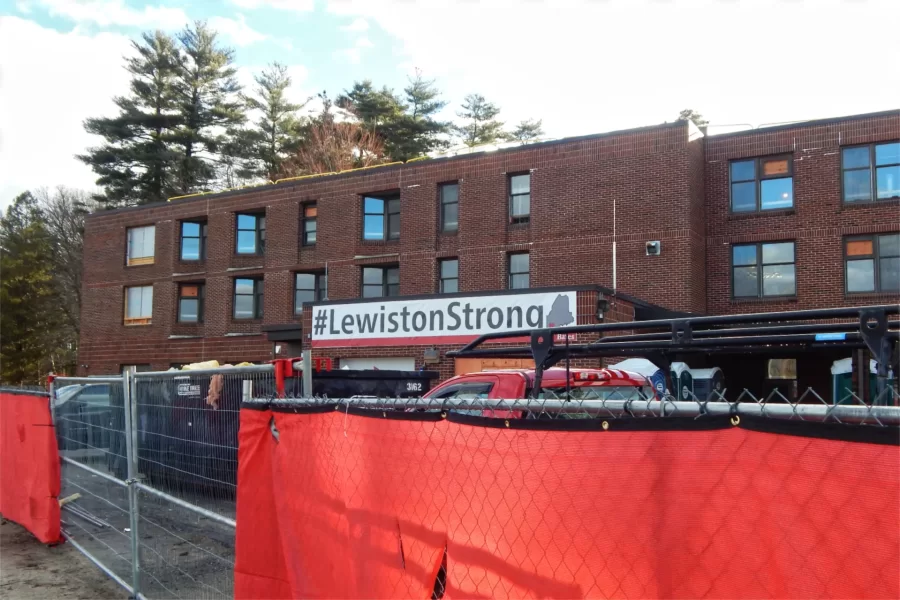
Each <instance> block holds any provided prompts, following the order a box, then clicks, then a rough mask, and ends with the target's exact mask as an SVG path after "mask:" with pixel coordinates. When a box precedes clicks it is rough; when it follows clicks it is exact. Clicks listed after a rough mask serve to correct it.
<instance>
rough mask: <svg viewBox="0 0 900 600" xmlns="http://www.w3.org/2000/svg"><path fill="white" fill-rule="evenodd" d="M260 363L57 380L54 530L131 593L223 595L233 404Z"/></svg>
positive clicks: (249, 386) (261, 381)
mask: <svg viewBox="0 0 900 600" xmlns="http://www.w3.org/2000/svg"><path fill="white" fill-rule="evenodd" d="M274 387H275V385H274V379H273V369H272V366H271V365H261V366H251V367H231V368H222V369H211V370H203V371H166V372H156V373H125V374H124V375H123V376H121V377H103V378H99V377H98V378H94V377H89V378H63V377H57V378H56V379H55V380H54V382H53V386H52V398H51V410H52V412H53V415H54V421H55V424H56V430H57V440H58V446H59V452H60V458H61V461H62V469H61V475H62V493H61V495H60V498H61V503H62V504H63V513H62V515H63V526H62V527H63V533H64V535H65V536H66V538H67V539H68V540H69V541H70V542H71V543H73V545H74V546H76V547H77V548H78V549H79V550H81V551H82V552H83V553H84V554H86V555H87V556H88V558H90V559H91V560H92V561H93V562H94V563H95V564H97V565H98V566H100V568H102V569H103V570H104V571H105V572H106V573H107V574H108V575H110V576H111V577H112V578H113V579H115V580H116V581H117V582H118V583H119V584H120V585H122V586H123V587H124V588H125V589H127V590H128V591H129V593H131V594H133V595H139V596H142V597H148V598H231V597H233V569H234V526H235V513H236V508H235V495H236V484H237V435H238V425H239V407H240V404H241V401H242V400H247V399H249V398H251V397H252V396H261V397H267V396H270V395H272V394H274Z"/></svg>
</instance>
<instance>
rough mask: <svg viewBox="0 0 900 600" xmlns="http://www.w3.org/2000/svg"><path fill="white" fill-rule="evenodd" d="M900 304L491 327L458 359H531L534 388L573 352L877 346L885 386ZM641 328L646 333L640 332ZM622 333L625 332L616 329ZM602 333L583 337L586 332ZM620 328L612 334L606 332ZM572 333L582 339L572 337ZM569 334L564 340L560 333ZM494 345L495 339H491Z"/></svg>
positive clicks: (666, 363)
mask: <svg viewBox="0 0 900 600" xmlns="http://www.w3.org/2000/svg"><path fill="white" fill-rule="evenodd" d="M898 314H900V305H897V304H894V305H878V306H859V307H847V308H825V309H813V310H797V311H782V312H769V313H750V314H738V315H721V316H696V317H679V318H672V319H656V320H649V321H630V322H624V323H597V324H592V325H571V326H566V327H554V328H552V329H535V330H520V331H509V332H502V333H500V332H498V333H486V334H483V335H481V336H479V337H478V338H477V339H475V340H474V341H472V342H470V343H469V344H467V345H466V346H464V347H463V348H461V349H460V350H455V351H451V352H448V353H447V355H448V356H450V357H454V358H483V357H493V358H532V359H533V360H534V364H535V385H534V388H535V389H539V388H540V381H541V377H542V374H543V371H544V369H547V368H549V367H552V366H554V365H557V364H559V363H560V362H563V361H566V362H567V363H568V360H569V359H570V358H595V357H604V356H633V357H642V358H646V359H647V360H650V361H651V362H653V363H655V364H656V365H657V366H658V367H660V368H661V369H662V370H663V372H664V373H665V375H666V378H667V382H668V384H669V388H670V389H672V386H671V381H670V380H669V377H670V375H669V372H670V367H671V363H672V360H673V358H674V356H675V355H676V354H677V355H685V354H692V353H704V354H709V353H730V354H745V353H760V352H768V353H781V352H784V351H792V352H797V351H801V352H802V351H804V350H811V349H817V348H847V349H864V348H867V349H868V350H869V351H871V353H872V355H873V357H874V358H875V360H876V361H877V363H878V370H877V382H878V383H877V385H878V389H879V392H880V391H881V390H882V389H883V388H884V386H885V382H886V378H887V374H888V368H889V365H892V364H895V363H896V362H897V358H898V354H900V353H898V352H897V341H898V339H900V320H898V319H896V318H894V319H891V318H890V317H891V316H896V315H898ZM637 331H639V332H640V333H635V332H637ZM617 332H625V333H623V334H621V335H615V334H616V333H617ZM591 333H597V334H600V335H599V337H598V338H597V339H595V340H591V341H588V342H584V341H583V339H584V336H585V334H591ZM610 333H612V334H614V335H608V334H610ZM570 336H571V337H574V336H578V337H577V338H574V339H575V340H576V343H572V341H570ZM523 337H526V338H530V340H531V343H530V345H529V346H506V347H497V346H495V345H494V343H496V342H498V341H502V340H504V339H514V338H519V339H521V338H523ZM559 338H563V340H564V341H563V342H562V343H561V344H560V343H558V342H557V341H556V340H558V339H559ZM487 344H490V346H489V347H488V346H486V345H487Z"/></svg>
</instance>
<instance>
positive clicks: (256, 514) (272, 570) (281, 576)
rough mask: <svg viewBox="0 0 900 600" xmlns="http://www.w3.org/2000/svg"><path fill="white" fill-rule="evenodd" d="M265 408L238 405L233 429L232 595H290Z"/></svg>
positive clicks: (269, 413) (273, 448) (270, 438)
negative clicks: (235, 464)
mask: <svg viewBox="0 0 900 600" xmlns="http://www.w3.org/2000/svg"><path fill="white" fill-rule="evenodd" d="M271 419H272V413H271V412H269V411H258V410H242V411H241V425H240V431H239V434H238V488H237V512H238V517H239V518H238V519H237V529H236V531H235V561H234V597H235V598H237V599H239V600H240V599H244V598H246V599H248V600H249V599H255V598H270V599H276V598H292V597H293V594H292V593H291V587H290V585H289V583H288V579H287V569H286V568H285V564H284V550H283V549H282V543H281V532H280V531H279V529H278V522H277V515H276V512H275V489H276V488H275V486H274V485H273V482H272V459H273V454H274V451H275V443H276V442H275V438H274V437H273V435H272V432H271V430H270V428H269V423H270V421H271Z"/></svg>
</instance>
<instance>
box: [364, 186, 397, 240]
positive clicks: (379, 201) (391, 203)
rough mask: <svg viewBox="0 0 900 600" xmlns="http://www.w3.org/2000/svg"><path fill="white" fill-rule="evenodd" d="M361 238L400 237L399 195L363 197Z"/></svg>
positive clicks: (384, 238) (395, 238) (390, 238)
mask: <svg viewBox="0 0 900 600" xmlns="http://www.w3.org/2000/svg"><path fill="white" fill-rule="evenodd" d="M363 213H364V214H363V239H364V240H399V239H400V197H399V196H392V197H390V198H371V197H369V196H366V197H365V198H363Z"/></svg>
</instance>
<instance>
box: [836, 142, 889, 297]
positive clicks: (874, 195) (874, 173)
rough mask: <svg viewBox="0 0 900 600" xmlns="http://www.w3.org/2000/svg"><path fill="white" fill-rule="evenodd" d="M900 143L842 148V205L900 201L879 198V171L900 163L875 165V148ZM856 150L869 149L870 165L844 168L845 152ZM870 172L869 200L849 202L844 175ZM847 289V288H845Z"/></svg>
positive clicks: (874, 143)
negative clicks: (850, 172) (848, 172)
mask: <svg viewBox="0 0 900 600" xmlns="http://www.w3.org/2000/svg"><path fill="white" fill-rule="evenodd" d="M897 143H900V140H886V141H881V142H870V143H868V144H853V145H850V146H841V204H875V203H877V202H891V201H896V200H898V199H900V196H890V197H889V198H879V197H878V169H879V168H884V167H894V166H898V165H900V162H896V163H889V164H886V165H876V164H875V147H876V146H883V145H886V144H897ZM855 148H868V150H869V164H868V166H865V167H851V168H849V169H848V168H847V167H845V166H844V151H845V150H853V149H855ZM866 170H867V171H869V199H868V200H847V189H846V186H845V185H844V173H846V172H847V171H866ZM845 289H846V288H845ZM851 293H854V294H856V293H859V292H851Z"/></svg>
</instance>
